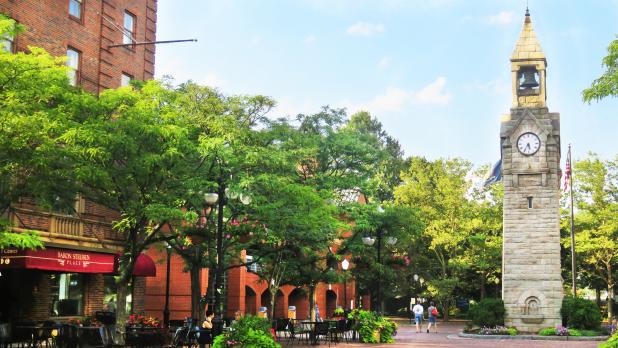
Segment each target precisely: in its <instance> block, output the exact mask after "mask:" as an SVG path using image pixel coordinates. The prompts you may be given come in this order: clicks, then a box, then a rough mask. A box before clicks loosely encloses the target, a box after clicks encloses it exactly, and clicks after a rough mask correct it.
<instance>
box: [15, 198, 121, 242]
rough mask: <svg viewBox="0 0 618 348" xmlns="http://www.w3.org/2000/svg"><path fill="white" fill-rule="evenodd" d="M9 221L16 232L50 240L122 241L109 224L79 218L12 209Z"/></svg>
mask: <svg viewBox="0 0 618 348" xmlns="http://www.w3.org/2000/svg"><path fill="white" fill-rule="evenodd" d="M11 220H12V221H13V226H14V228H15V230H17V231H19V230H34V231H37V232H41V236H43V237H47V238H50V239H53V238H66V239H78V240H86V239H87V240H93V241H100V242H103V241H105V240H108V241H122V240H123V236H122V235H121V234H120V233H118V232H116V231H114V230H113V229H112V224H111V223H109V222H106V221H98V220H94V219H86V218H83V217H79V216H70V215H64V214H60V213H54V212H46V211H40V210H37V209H28V208H23V207H13V212H12V213H11Z"/></svg>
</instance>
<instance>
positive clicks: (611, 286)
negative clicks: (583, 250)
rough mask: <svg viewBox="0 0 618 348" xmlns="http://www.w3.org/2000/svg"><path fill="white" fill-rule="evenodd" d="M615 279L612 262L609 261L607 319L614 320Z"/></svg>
mask: <svg viewBox="0 0 618 348" xmlns="http://www.w3.org/2000/svg"><path fill="white" fill-rule="evenodd" d="M614 285H615V284H614V279H613V277H612V264H611V262H608V263H607V319H608V322H609V323H611V322H612V318H613V317H614V308H613V307H614Z"/></svg>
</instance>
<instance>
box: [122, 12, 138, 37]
mask: <svg viewBox="0 0 618 348" xmlns="http://www.w3.org/2000/svg"><path fill="white" fill-rule="evenodd" d="M134 37H135V16H134V15H133V14H132V13H130V12H128V11H125V12H124V35H123V36H122V43H123V44H132V43H133V41H134V40H133V38H134Z"/></svg>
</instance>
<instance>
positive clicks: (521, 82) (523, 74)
mask: <svg viewBox="0 0 618 348" xmlns="http://www.w3.org/2000/svg"><path fill="white" fill-rule="evenodd" d="M538 81H539V72H538V70H536V67H534V66H522V67H521V68H520V69H519V73H518V81H517V84H518V89H517V94H518V95H538V94H539V93H540V88H539V86H540V85H539V82H538Z"/></svg>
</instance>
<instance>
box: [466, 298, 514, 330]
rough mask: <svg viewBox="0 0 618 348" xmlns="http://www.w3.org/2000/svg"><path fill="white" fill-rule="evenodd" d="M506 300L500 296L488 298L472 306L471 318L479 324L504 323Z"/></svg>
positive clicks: (489, 325) (492, 324) (494, 324)
mask: <svg viewBox="0 0 618 348" xmlns="http://www.w3.org/2000/svg"><path fill="white" fill-rule="evenodd" d="M504 312H505V310H504V302H502V300H501V299H499V298H486V299H484V300H481V301H480V302H479V303H477V304H475V305H473V306H471V307H470V311H469V314H470V318H471V319H472V322H473V323H474V324H476V325H478V326H481V327H482V326H487V327H494V326H499V325H504Z"/></svg>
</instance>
